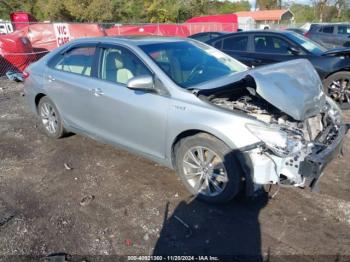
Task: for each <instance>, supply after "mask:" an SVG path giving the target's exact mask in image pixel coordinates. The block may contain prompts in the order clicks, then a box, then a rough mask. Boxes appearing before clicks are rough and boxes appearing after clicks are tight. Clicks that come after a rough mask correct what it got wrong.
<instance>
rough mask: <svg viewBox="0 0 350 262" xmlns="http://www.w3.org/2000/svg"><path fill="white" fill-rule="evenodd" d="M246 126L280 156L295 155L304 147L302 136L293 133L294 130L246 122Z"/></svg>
mask: <svg viewBox="0 0 350 262" xmlns="http://www.w3.org/2000/svg"><path fill="white" fill-rule="evenodd" d="M246 128H247V129H248V130H249V131H250V132H251V133H252V134H253V135H255V136H256V137H257V138H259V139H260V140H261V141H262V142H264V143H265V145H266V147H267V148H269V149H270V150H271V151H273V152H274V153H275V154H276V155H278V156H280V157H287V156H290V155H293V154H295V153H296V152H298V151H300V149H301V148H302V147H303V144H302V142H301V141H302V137H301V136H300V134H296V133H293V131H288V132H287V130H283V129H282V128H280V127H278V126H260V125H255V124H246Z"/></svg>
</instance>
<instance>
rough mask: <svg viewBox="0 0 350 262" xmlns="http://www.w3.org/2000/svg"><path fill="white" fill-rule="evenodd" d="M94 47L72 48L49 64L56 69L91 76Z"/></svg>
mask: <svg viewBox="0 0 350 262" xmlns="http://www.w3.org/2000/svg"><path fill="white" fill-rule="evenodd" d="M94 54H95V47H80V48H74V49H72V50H70V51H68V52H66V53H65V54H64V55H63V56H60V58H59V59H58V60H56V61H57V62H54V63H53V64H51V66H52V67H53V68H55V69H57V70H60V71H65V72H70V73H74V74H79V75H85V76H91V71H92V70H91V69H92V63H93V58H94Z"/></svg>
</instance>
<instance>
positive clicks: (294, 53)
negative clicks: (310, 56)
mask: <svg viewBox="0 0 350 262" xmlns="http://www.w3.org/2000/svg"><path fill="white" fill-rule="evenodd" d="M288 50H289V51H290V52H291V53H292V54H293V55H300V53H301V50H300V49H299V48H297V47H294V46H290V47H288Z"/></svg>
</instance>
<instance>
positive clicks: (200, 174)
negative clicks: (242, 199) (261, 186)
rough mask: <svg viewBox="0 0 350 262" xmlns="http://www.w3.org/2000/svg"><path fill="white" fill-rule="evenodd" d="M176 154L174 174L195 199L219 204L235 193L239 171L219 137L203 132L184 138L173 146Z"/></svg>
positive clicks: (228, 149)
mask: <svg viewBox="0 0 350 262" xmlns="http://www.w3.org/2000/svg"><path fill="white" fill-rule="evenodd" d="M175 157H176V168H177V173H178V174H179V176H180V177H181V179H182V181H183V183H184V184H185V186H186V188H187V189H188V190H189V191H190V192H191V193H192V194H194V195H196V196H197V198H198V199H200V200H204V201H207V202H213V203H220V202H227V201H229V200H231V199H232V198H233V197H235V196H236V195H237V194H238V192H239V188H240V183H241V178H242V171H241V169H240V166H239V164H238V163H237V160H236V159H235V157H234V156H233V154H232V150H231V149H230V148H229V147H228V146H227V145H226V144H225V143H223V142H222V141H221V140H219V139H217V138H215V137H213V136H211V135H209V134H206V133H200V134H196V135H194V136H190V137H186V138H184V139H182V140H180V142H179V143H177V145H176V146H175Z"/></svg>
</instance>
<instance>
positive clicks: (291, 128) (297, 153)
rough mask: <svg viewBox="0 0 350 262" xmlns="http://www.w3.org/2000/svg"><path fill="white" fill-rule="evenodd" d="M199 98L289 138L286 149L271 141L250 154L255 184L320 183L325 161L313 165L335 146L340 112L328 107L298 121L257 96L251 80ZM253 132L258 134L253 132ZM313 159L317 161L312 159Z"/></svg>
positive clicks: (266, 141) (302, 184)
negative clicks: (239, 113) (263, 124)
mask: <svg viewBox="0 0 350 262" xmlns="http://www.w3.org/2000/svg"><path fill="white" fill-rule="evenodd" d="M200 96H202V98H203V99H205V100H207V101H208V102H210V103H212V104H214V105H216V106H219V107H221V108H224V109H226V110H232V111H236V112H243V113H245V114H248V115H250V116H252V117H254V118H256V119H257V120H260V121H262V122H264V123H266V124H267V126H268V128H272V129H275V130H277V131H279V132H281V133H283V134H284V135H285V136H286V137H287V138H286V141H287V142H286V144H287V145H286V146H285V147H282V146H276V145H275V144H274V142H272V143H271V144H273V145H270V144H269V140H268V139H262V141H263V142H265V143H264V144H263V145H262V146H259V147H258V148H256V149H254V150H251V151H250V152H249V154H250V158H251V159H252V161H254V166H255V167H254V177H253V178H254V179H253V180H254V181H255V183H257V184H269V183H270V184H273V183H277V184H283V185H292V186H300V187H304V186H305V184H308V185H310V186H311V187H312V184H313V183H314V182H313V180H315V179H316V181H317V179H318V176H320V175H321V171H322V170H323V161H324V159H319V161H318V163H314V162H317V157H315V156H318V155H319V154H322V152H323V151H325V149H326V148H327V147H329V146H332V145H333V144H334V142H335V140H336V139H337V137H338V134H339V128H340V122H341V119H340V118H341V117H340V114H339V112H338V111H335V110H333V109H332V106H331V105H330V104H329V103H326V104H325V106H324V108H322V111H321V112H319V113H318V114H316V115H314V116H310V117H308V118H306V119H305V120H302V121H300V120H295V119H293V118H292V117H291V116H290V115H288V114H287V113H285V112H283V111H281V110H279V109H278V108H276V107H275V106H274V105H272V104H271V103H269V102H267V101H266V100H265V99H263V98H262V97H261V96H260V95H259V94H258V93H257V92H256V86H255V82H254V79H253V78H251V77H247V78H245V79H243V80H241V81H239V82H236V83H234V84H232V86H231V87H226V88H219V89H217V90H216V92H215V90H214V92H210V93H205V92H202V93H201V94H200ZM256 128H260V127H258V126H256ZM268 128H267V129H268ZM249 130H250V129H249ZM267 131H268V130H267ZM267 131H266V130H265V131H264V130H262V132H267ZM346 131H347V129H346ZM346 131H345V132H346ZM252 132H253V133H255V132H256V131H254V128H253V129H252ZM276 133H277V132H276ZM259 138H260V137H259ZM273 139H277V140H278V139H279V138H278V135H276V136H275V137H274V136H273V135H271V140H270V141H272V140H273ZM311 156H313V157H314V158H312V159H311ZM316 169H317V170H316ZM263 174H266V175H263ZM268 174H274V175H268ZM316 174H317V175H316ZM307 179H309V181H307Z"/></svg>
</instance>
